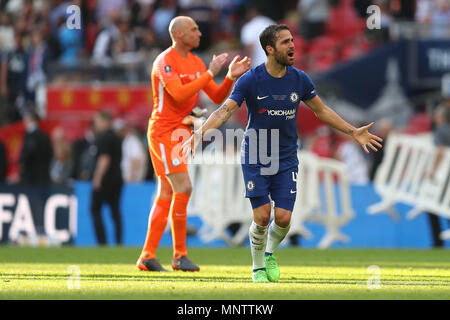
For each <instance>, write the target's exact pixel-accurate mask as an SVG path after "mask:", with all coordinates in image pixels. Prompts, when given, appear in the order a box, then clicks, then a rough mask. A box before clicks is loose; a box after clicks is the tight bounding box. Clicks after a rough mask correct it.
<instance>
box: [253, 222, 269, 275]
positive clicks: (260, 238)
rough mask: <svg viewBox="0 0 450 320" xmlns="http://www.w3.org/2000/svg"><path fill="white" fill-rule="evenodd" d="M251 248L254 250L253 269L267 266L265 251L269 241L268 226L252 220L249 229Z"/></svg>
mask: <svg viewBox="0 0 450 320" xmlns="http://www.w3.org/2000/svg"><path fill="white" fill-rule="evenodd" d="M249 239H250V250H251V252H252V259H253V270H255V269H263V268H265V267H266V264H265V262H264V253H265V250H266V243H267V227H262V226H260V225H257V224H256V223H255V221H252V224H251V226H250V230H249Z"/></svg>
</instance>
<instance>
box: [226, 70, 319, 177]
mask: <svg viewBox="0 0 450 320" xmlns="http://www.w3.org/2000/svg"><path fill="white" fill-rule="evenodd" d="M315 96H316V90H315V87H314V84H313V82H312V80H311V78H310V77H309V76H308V75H307V74H306V73H305V72H304V71H302V70H299V69H297V68H295V67H292V66H288V67H287V70H286V74H285V75H284V76H283V77H281V78H275V77H273V76H271V75H270V74H269V73H268V72H267V69H266V66H265V64H264V63H263V64H261V65H259V66H257V67H255V68H253V69H251V70H249V71H248V72H246V73H245V74H244V75H242V76H241V77H240V78H239V80H238V81H237V82H236V85H235V87H234V89H233V93H232V94H231V96H230V99H233V100H234V101H236V102H237V104H238V105H239V106H240V105H241V104H242V102H243V101H244V100H245V102H246V105H247V114H248V116H247V120H248V123H247V127H246V130H245V134H244V140H243V142H242V148H241V152H242V155H241V161H242V164H243V165H250V166H257V167H259V166H267V165H268V161H272V160H273V159H277V160H278V161H279V164H280V167H279V171H282V170H283V169H287V168H289V167H292V166H295V165H298V159H297V149H298V146H297V140H298V136H297V113H298V106H299V104H300V101H301V100H303V101H306V100H310V99H312V98H314V97H315ZM266 155H267V158H266V157H265V156H266Z"/></svg>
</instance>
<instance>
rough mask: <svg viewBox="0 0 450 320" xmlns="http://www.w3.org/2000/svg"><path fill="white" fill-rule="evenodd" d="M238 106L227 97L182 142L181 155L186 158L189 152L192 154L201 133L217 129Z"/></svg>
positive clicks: (200, 137) (201, 135)
mask: <svg viewBox="0 0 450 320" xmlns="http://www.w3.org/2000/svg"><path fill="white" fill-rule="evenodd" d="M238 108H239V105H238V104H237V102H236V101H234V100H233V99H227V100H226V101H225V102H224V104H223V105H222V106H221V107H220V108H218V109H217V110H216V111H214V112H213V113H212V114H211V115H210V116H209V118H208V119H207V120H206V122H205V123H204V124H203V125H202V126H201V127H200V128H199V129H197V130H196V131H194V134H193V135H192V136H191V137H190V138H189V140H187V141H186V142H185V143H183V146H182V148H183V157H184V158H185V159H187V158H188V157H189V155H190V154H192V155H193V156H194V153H195V148H196V147H197V145H198V143H199V142H200V141H201V139H202V137H203V135H205V134H206V133H208V131H209V130H213V129H217V128H219V127H220V126H221V125H223V124H224V123H225V122H227V121H228V119H230V117H231V116H232V114H233V113H234V112H235V111H236V110H237V109H238Z"/></svg>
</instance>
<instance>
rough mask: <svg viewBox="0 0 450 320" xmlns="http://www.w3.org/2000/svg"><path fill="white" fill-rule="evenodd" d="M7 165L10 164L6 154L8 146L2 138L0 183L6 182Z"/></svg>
mask: <svg viewBox="0 0 450 320" xmlns="http://www.w3.org/2000/svg"><path fill="white" fill-rule="evenodd" d="M7 166H8V157H7V156H6V147H5V145H4V144H3V142H2V141H1V140H0V184H4V183H5V180H6V168H7Z"/></svg>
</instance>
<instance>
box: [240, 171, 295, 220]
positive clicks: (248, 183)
mask: <svg viewBox="0 0 450 320" xmlns="http://www.w3.org/2000/svg"><path fill="white" fill-rule="evenodd" d="M242 173H243V175H244V182H245V197H246V198H250V201H251V202H252V207H253V209H254V208H256V207H258V206H260V205H263V204H266V203H268V202H269V201H270V200H268V199H269V195H270V198H271V199H272V200H273V201H274V202H275V207H279V208H282V209H285V210H289V211H292V209H293V208H294V203H295V199H296V197H297V175H298V166H297V165H296V166H294V167H290V168H288V169H286V170H283V171H281V172H278V173H277V174H275V175H261V171H260V168H258V167H255V166H248V165H242Z"/></svg>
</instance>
